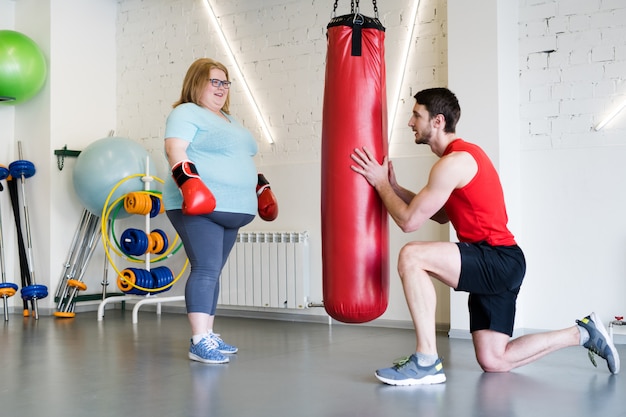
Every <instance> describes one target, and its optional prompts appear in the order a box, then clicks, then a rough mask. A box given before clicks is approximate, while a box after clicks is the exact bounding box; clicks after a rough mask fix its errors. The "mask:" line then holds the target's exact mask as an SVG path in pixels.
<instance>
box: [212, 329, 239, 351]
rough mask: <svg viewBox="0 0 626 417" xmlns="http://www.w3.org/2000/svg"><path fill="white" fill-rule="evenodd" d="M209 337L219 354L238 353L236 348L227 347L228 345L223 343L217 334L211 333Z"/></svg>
mask: <svg viewBox="0 0 626 417" xmlns="http://www.w3.org/2000/svg"><path fill="white" fill-rule="evenodd" d="M210 337H211V339H212V340H213V341H214V342H215V343H217V350H218V351H220V352H221V353H224V354H233V353H237V352H238V351H239V349H237V346H233V345H229V344H228V343H226V342H224V341H223V340H222V339H221V338H220V336H219V335H218V334H215V333H211V335H210Z"/></svg>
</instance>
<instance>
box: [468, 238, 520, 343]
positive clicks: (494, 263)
mask: <svg viewBox="0 0 626 417" xmlns="http://www.w3.org/2000/svg"><path fill="white" fill-rule="evenodd" d="M457 246H458V247H459V250H460V251H461V276H460V277H459V285H458V287H457V288H456V291H465V292H469V294H470V295H469V301H468V307H469V314H470V332H474V331H476V330H485V329H489V330H494V331H497V332H500V333H505V334H508V335H509V336H513V324H514V322H515V305H516V301H517V294H518V293H519V290H520V286H521V285H522V281H523V280H524V274H525V273H526V260H525V258H524V253H523V252H522V249H521V248H520V247H519V246H517V245H515V246H491V245H489V244H488V243H486V242H478V243H465V242H460V243H457Z"/></svg>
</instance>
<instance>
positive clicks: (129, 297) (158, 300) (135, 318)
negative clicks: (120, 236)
mask: <svg viewBox="0 0 626 417" xmlns="http://www.w3.org/2000/svg"><path fill="white" fill-rule="evenodd" d="M149 162H150V160H149V157H148V159H147V161H146V173H145V175H144V176H143V177H141V181H142V182H143V183H144V191H148V190H150V184H151V183H152V181H153V180H154V177H152V176H151V175H150V168H149V167H150V164H149ZM144 227H145V231H146V232H147V233H149V232H150V214H145V226H144ZM145 267H146V270H148V271H149V270H150V253H149V252H146V254H145ZM184 300H185V296H184V295H179V296H171V297H161V296H158V295H155V294H147V295H135V294H126V295H123V296H115V297H108V298H105V299H103V300H102V302H100V304H99V305H98V321H102V320H103V319H104V311H105V308H106V306H107V304H110V303H124V302H126V301H136V303H135V305H134V307H133V312H132V323H133V324H137V323H138V322H139V309H140V308H141V307H142V306H144V305H150V304H156V314H157V315H161V304H163V303H172V302H178V301H184Z"/></svg>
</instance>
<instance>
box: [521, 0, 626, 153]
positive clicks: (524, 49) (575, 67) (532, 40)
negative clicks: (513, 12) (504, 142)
mask: <svg viewBox="0 0 626 417" xmlns="http://www.w3.org/2000/svg"><path fill="white" fill-rule="evenodd" d="M520 6H521V9H520V25H519V27H520V93H521V94H520V97H521V100H522V102H521V103H520V108H521V123H522V131H521V134H522V146H523V147H526V148H533V149H535V148H551V147H571V146H574V147H579V146H589V145H601V144H603V143H615V142H616V141H617V142H619V141H620V139H619V138H623V137H624V133H625V131H626V123H621V124H618V123H616V124H615V125H614V126H613V128H612V129H610V130H609V129H607V130H603V131H601V132H595V131H594V130H593V127H594V126H595V125H596V124H597V123H599V122H600V121H601V120H602V118H603V117H604V116H605V115H606V114H608V113H609V112H610V111H611V109H612V108H613V107H614V106H615V105H616V104H618V103H619V102H620V100H623V99H624V98H626V85H625V83H624V80H625V78H626V2H623V1H616V0H612V1H605V0H602V1H601V0H568V1H556V0H545V1H540V0H527V1H521V2H520ZM623 116H624V118H626V115H623ZM623 142H624V140H622V143H623Z"/></svg>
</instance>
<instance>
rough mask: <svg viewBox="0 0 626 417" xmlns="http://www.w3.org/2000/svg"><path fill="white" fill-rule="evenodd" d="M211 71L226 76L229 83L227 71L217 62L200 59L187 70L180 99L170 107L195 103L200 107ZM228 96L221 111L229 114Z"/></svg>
mask: <svg viewBox="0 0 626 417" xmlns="http://www.w3.org/2000/svg"><path fill="white" fill-rule="evenodd" d="M212 69H219V70H222V71H224V74H226V81H230V78H229V77H228V69H226V67H225V66H224V64H222V63H221V62H217V61H215V60H213V59H210V58H200V59H197V60H196V61H194V63H193V64H191V66H190V67H189V69H188V70H187V74H185V79H184V81H183V88H182V90H181V92H180V98H179V99H178V101H176V102H175V103H174V104H173V105H172V107H176V106H179V105H181V104H183V103H195V104H197V105H198V106H200V105H201V104H200V97H201V95H202V92H203V91H204V88H205V87H206V85H207V83H208V82H209V78H210V77H211V76H210V73H211V70H212ZM229 106H230V94H229V95H227V96H226V102H225V103H224V106H223V107H222V111H223V112H224V113H226V114H230V109H229Z"/></svg>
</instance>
